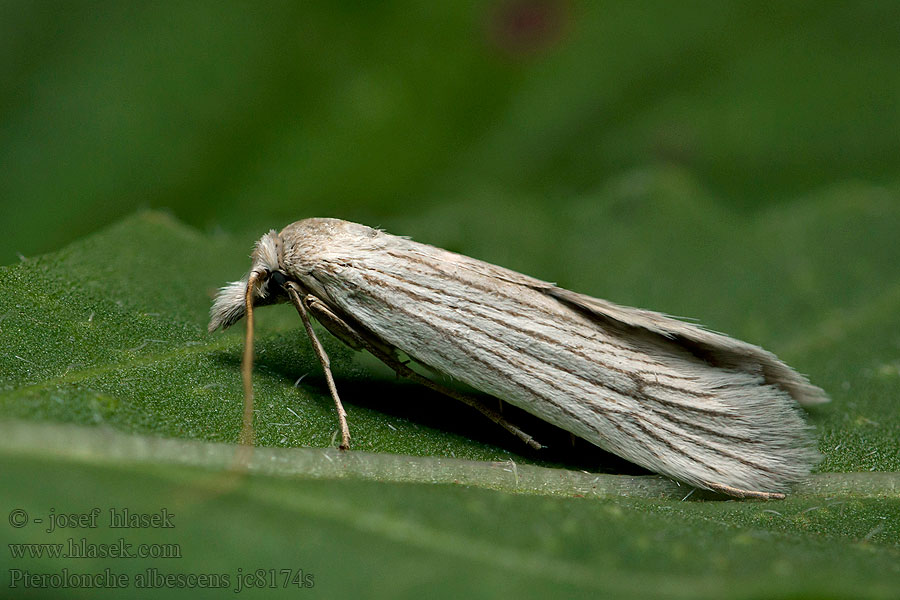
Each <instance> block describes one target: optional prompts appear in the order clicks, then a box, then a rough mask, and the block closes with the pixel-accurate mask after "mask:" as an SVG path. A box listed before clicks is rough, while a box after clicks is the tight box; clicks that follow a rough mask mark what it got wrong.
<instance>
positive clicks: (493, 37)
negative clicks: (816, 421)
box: [0, 0, 900, 263]
mask: <svg viewBox="0 0 900 600" xmlns="http://www.w3.org/2000/svg"><path fill="white" fill-rule="evenodd" d="M898 22H900V4H898V3H897V2H893V1H887V2H865V3H853V2H847V3H844V2H780V3H766V4H760V3H758V2H687V3H669V2H620V3H615V2H604V3H588V2H569V1H564V0H559V1H557V0H548V1H537V0H534V1H532V0H494V1H490V2H429V3H427V4H422V3H415V2H385V3H367V2H355V1H329V2H302V3H297V2H265V3H261V4H254V3H246V2H189V3H179V2H156V3H130V2H128V3H120V2H4V3H2V5H0V27H2V35H0V40H2V41H0V202H2V214H3V220H4V223H5V224H6V226H5V227H4V235H3V236H2V239H0V263H10V262H12V261H14V260H15V259H16V253H17V252H18V253H21V254H23V255H25V256H30V255H34V254H36V253H40V252H46V251H49V250H53V249H56V248H58V247H60V246H61V245H63V244H65V243H67V242H70V241H72V240H74V239H77V238H78V237H80V236H82V235H84V234H85V233H88V232H91V231H95V230H97V229H98V228H100V227H102V226H103V225H106V224H109V223H112V222H114V221H116V220H118V219H119V218H121V217H123V216H124V215H127V214H129V213H131V212H132V211H134V210H135V209H136V208H146V207H159V208H166V209H168V210H171V211H172V213H173V214H174V215H175V216H176V217H178V218H179V219H181V220H183V221H185V222H187V223H189V224H191V225H194V226H196V227H200V228H201V229H204V230H215V229H216V228H219V227H221V228H223V229H224V230H226V231H235V232H241V233H244V232H253V233H254V234H256V233H257V232H258V231H259V230H260V229H261V228H266V227H280V226H282V225H283V224H286V223H288V222H291V221H294V220H297V219H299V218H302V217H307V216H312V215H330V216H337V217H343V218H348V219H354V220H358V221H365V222H368V223H372V224H390V223H391V222H392V221H391V217H392V216H395V215H404V216H414V215H417V214H421V213H422V212H423V211H425V210H427V209H428V208H430V207H435V206H442V205H455V204H457V203H458V202H460V201H462V200H465V201H471V200H472V199H477V200H478V202H477V203H475V204H472V203H468V204H466V206H465V208H462V209H460V210H468V211H473V212H477V211H478V210H479V208H480V206H481V205H483V204H493V203H497V202H506V203H507V204H508V205H512V206H515V205H516V204H518V203H520V202H534V203H537V204H541V205H546V206H549V207H551V208H552V209H553V210H558V211H563V210H565V209H566V207H567V206H570V205H571V204H572V203H573V202H577V201H578V199H579V198H581V197H583V196H584V195H589V194H591V193H593V192H595V191H596V190H597V189H598V188H602V187H604V186H608V185H609V184H610V182H611V181H615V180H617V179H620V178H622V177H624V176H626V175H628V174H637V173H641V172H642V171H643V170H646V169H654V168H658V167H660V166H661V165H665V166H670V167H673V168H675V169H678V170H680V171H683V172H684V173H686V174H689V175H690V178H691V180H692V183H693V184H694V185H696V186H698V187H699V188H701V189H702V190H704V191H705V192H706V193H708V194H709V195H711V196H713V197H714V198H715V200H716V202H718V203H721V204H722V205H724V206H728V207H734V208H736V209H738V210H741V211H759V210H761V209H764V208H765V207H769V206H773V205H782V204H785V203H788V202H790V201H792V200H794V199H796V198H798V197H804V196H809V195H814V194H818V193H821V191H822V190H823V189H827V188H829V187H830V186H833V185H835V184H836V183H841V182H846V181H867V182H872V183H876V184H888V185H890V184H896V183H897V181H898V177H900V135H898V132H900V110H898V105H900V69H898V68H897V64H898V62H897V59H898V56H900V35H898V31H897V24H898ZM651 200H652V198H651ZM491 226H493V227H498V228H499V227H504V226H505V224H504V222H503V219H498V220H496V221H495V222H492V223H491ZM406 233H415V232H406ZM636 243H639V242H636Z"/></svg>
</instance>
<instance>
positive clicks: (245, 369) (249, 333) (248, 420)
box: [241, 271, 262, 446]
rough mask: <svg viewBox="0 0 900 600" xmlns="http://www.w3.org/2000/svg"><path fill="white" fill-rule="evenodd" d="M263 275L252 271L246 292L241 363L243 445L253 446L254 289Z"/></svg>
mask: <svg viewBox="0 0 900 600" xmlns="http://www.w3.org/2000/svg"><path fill="white" fill-rule="evenodd" d="M261 276H262V273H260V272H259V271H252V272H251V273H250V277H249V279H248V280H247V289H246V291H245V292H244V305H245V309H246V315H245V316H246V319H247V329H246V330H245V333H244V358H243V361H242V362H241V378H242V379H243V382H244V421H243V424H242V425H241V444H243V445H244V446H252V445H253V441H254V434H253V288H254V287H255V286H256V283H257V281H259V280H260V279H261Z"/></svg>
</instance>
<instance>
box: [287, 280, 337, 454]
mask: <svg viewBox="0 0 900 600" xmlns="http://www.w3.org/2000/svg"><path fill="white" fill-rule="evenodd" d="M285 289H286V290H287V292H288V296H290V297H291V302H293V303H294V306H295V307H296V308H297V312H298V313H300V318H301V319H302V320H303V327H305V328H306V335H308V336H309V339H310V341H311V342H312V345H313V349H314V350H315V351H316V356H318V357H319V362H320V363H321V364H322V370H324V371H325V381H326V382H327V383H328V391H330V392H331V397H332V398H334V405H335V407H336V408H337V413H338V423H340V427H341V445H340V448H341V450H347V449H349V448H350V428H349V427H348V426H347V412H346V411H345V410H344V405H343V404H341V398H340V396H338V393H337V387H336V386H335V385H334V377H333V376H332V375H331V361H330V360H329V359H328V354H326V353H325V348H323V347H322V343H321V342H320V341H319V338H318V337H316V332H315V331H313V328H312V323H311V322H310V320H309V313H308V312H307V311H306V307H305V306H304V305H303V302H302V301H301V300H300V295H299V294H298V293H297V288H296V287H295V284H294V283H293V282H288V283H286V284H285Z"/></svg>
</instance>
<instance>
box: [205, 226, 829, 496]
mask: <svg viewBox="0 0 900 600" xmlns="http://www.w3.org/2000/svg"><path fill="white" fill-rule="evenodd" d="M252 260H253V264H252V266H251V269H250V272H249V274H248V275H247V276H246V277H245V278H244V279H242V280H241V281H236V282H233V283H231V284H229V285H227V286H225V287H223V288H222V289H221V290H220V292H219V295H218V296H217V298H216V300H215V303H214V304H213V307H212V310H211V320H210V323H209V330H210V331H213V330H215V329H217V328H218V327H220V326H221V327H223V328H224V327H228V326H229V325H232V324H233V323H234V322H235V321H237V320H239V319H240V318H241V317H243V316H245V315H246V316H247V340H246V345H245V354H244V360H245V362H244V377H245V380H244V389H245V397H246V398H247V403H246V405H245V426H246V428H245V432H246V430H247V429H249V424H250V420H251V418H252V387H251V384H250V369H251V365H252V356H253V354H252V353H253V350H252V308H253V306H260V305H265V304H273V303H276V302H285V301H292V302H293V303H294V305H295V306H296V307H297V310H298V311H299V312H300V316H301V317H302V318H303V321H304V325H305V327H306V330H307V333H308V335H309V336H310V338H311V340H312V342H313V345H314V347H315V349H316V352H317V354H318V355H319V358H320V360H321V361H322V365H323V367H324V369H325V373H326V378H327V381H328V385H329V388H330V390H331V393H332V396H333V397H334V400H335V402H336V404H337V407H338V415H339V419H340V423H341V432H342V444H341V445H342V447H344V448H346V447H348V445H349V430H348V428H347V425H346V418H345V413H344V411H343V408H342V407H341V404H340V399H339V398H338V395H337V390H336V389H335V386H334V381H333V379H332V377H331V373H330V369H329V367H328V358H327V356H326V355H325V353H324V351H323V350H322V348H321V345H320V344H319V342H318V340H317V339H316V338H315V334H314V333H313V329H312V327H311V325H310V322H309V317H308V315H307V311H309V312H312V313H313V315H314V316H316V318H317V320H319V321H320V322H321V323H322V324H323V325H324V326H325V327H326V328H327V329H328V330H329V331H330V332H332V333H333V334H335V335H336V336H337V337H339V338H340V339H341V340H342V341H344V342H345V343H347V344H348V345H350V346H352V347H353V348H356V349H366V350H368V351H370V352H372V353H373V354H374V355H375V356H377V357H378V358H380V359H381V360H383V361H384V362H385V363H387V364H388V365H389V366H391V367H392V368H394V369H395V370H396V371H397V372H398V373H399V374H400V375H403V376H406V377H411V378H412V379H414V380H415V381H419V382H421V383H424V384H426V385H428V386H429V387H432V388H433V389H437V390H439V391H442V392H444V393H447V394H448V395H451V396H453V397H455V398H458V399H460V400H463V401H465V402H467V403H469V404H472V405H473V406H475V407H476V408H478V409H479V410H481V411H482V412H484V413H485V414H486V415H487V416H488V417H490V418H491V419H493V420H494V421H495V422H497V423H498V424H500V425H502V426H503V427H506V428H507V429H508V430H509V431H511V432H512V433H514V434H515V435H517V436H519V437H520V438H522V439H523V440H524V441H526V442H527V443H529V444H531V445H533V446H536V447H540V446H539V445H538V444H536V443H535V442H534V440H532V439H531V438H530V437H529V436H528V435H527V434H525V433H524V432H522V431H521V430H519V429H518V428H517V427H516V426H514V425H512V424H511V423H508V422H507V421H506V420H505V419H503V417H502V416H501V415H499V413H497V412H496V411H494V410H492V409H490V408H488V407H487V406H486V405H485V404H484V402H483V401H481V400H479V399H477V398H473V397H471V396H468V395H466V394H462V393H460V392H458V391H455V390H453V389H451V388H445V387H443V386H441V385H440V384H438V383H436V382H434V381H432V380H431V379H428V378H426V377H424V376H422V375H420V374H419V373H417V372H416V371H413V370H412V369H410V368H409V367H408V366H407V365H406V364H405V363H403V362H401V361H400V360H399V359H398V358H397V351H398V350H399V351H402V352H403V353H405V354H406V355H408V356H409V357H411V358H412V359H414V360H415V361H417V362H418V363H421V364H423V365H427V366H428V367H430V368H431V369H433V370H434V371H437V372H440V373H443V374H446V375H449V376H450V377H453V378H456V379H457V380H460V381H463V382H465V383H467V384H469V385H470V386H472V387H474V388H476V389H477V390H480V391H482V392H485V393H486V394H490V395H492V396H495V397H496V398H499V399H501V400H503V401H505V402H508V403H510V404H513V405H515V406H518V407H519V408H521V409H523V410H525V411H527V412H529V413H531V414H533V415H536V416H537V417H539V418H540V419H542V420H545V421H547V422H549V423H552V424H554V425H556V426H558V427H560V428H562V429H564V430H566V431H569V432H571V433H572V434H574V435H575V436H577V437H580V438H583V439H584V440H587V441H588V442H591V443H592V444H595V445H597V446H599V447H600V448H603V449H605V450H607V451H610V452H613V453H615V454H617V455H619V456H621V457H623V458H625V459H627V460H629V461H632V462H634V463H636V464H638V465H641V466H643V467H646V468H647V469H650V470H652V471H656V472H658V473H662V474H664V475H668V476H670V477H673V478H675V479H677V480H681V481H684V482H687V483H689V484H692V485H694V486H698V487H701V488H707V489H710V490H715V491H719V492H724V493H727V494H730V495H734V496H740V497H762V498H772V497H782V492H784V491H786V490H787V489H788V487H789V486H790V484H792V483H794V482H796V481H798V480H800V479H802V478H803V477H804V476H806V475H807V474H808V473H809V470H810V468H811V467H812V465H813V464H815V462H816V460H817V458H818V455H817V453H816V451H815V449H814V446H813V442H812V440H811V437H810V432H809V428H808V426H807V425H806V424H805V421H804V419H803V416H802V414H801V411H800V410H799V409H798V406H797V405H798V403H799V404H801V405H810V404H816V403H820V402H826V401H827V400H828V397H827V396H826V394H825V393H824V392H823V391H822V390H821V389H819V388H818V387H815V386H813V385H811V384H810V383H809V382H808V381H807V380H806V378H804V377H803V376H802V375H800V374H798V373H797V372H796V371H794V370H793V369H791V368H790V367H789V366H787V365H786V364H785V363H783V362H781V361H780V360H779V359H778V358H777V357H776V356H775V355H773V354H771V353H770V352H767V351H765V350H763V349H762V348H759V347H758V346H754V345H751V344H748V343H746V342H742V341H739V340H736V339H733V338H730V337H727V336H725V335H721V334H718V333H713V332H711V331H708V330H706V329H703V328H701V327H699V326H696V325H692V324H689V323H685V322H682V321H678V320H675V319H673V318H670V317H667V316H665V315H663V314H660V313H656V312H651V311H646V310H639V309H635V308H628V307H624V306H619V305H616V304H613V303H611V302H607V301H606V300H600V299H598V298H592V297H590V296H585V295H582V294H577V293H575V292H570V291H568V290H565V289H562V288H559V287H556V286H555V285H553V284H551V283H547V282H544V281H540V280H537V279H533V278H531V277H528V276H526V275H522V274H520V273H516V272H515V271H511V270H509V269H504V268H502V267H498V266H495V265H492V264H489V263H486V262H482V261H480V260H476V259H473V258H469V257H467V256H463V255H460V254H455V253H453V252H448V251H446V250H442V249H440V248H436V247H434V246H429V245H426V244H420V243H417V242H414V241H412V240H410V239H407V238H404V237H398V236H394V235H390V234H388V233H385V232H383V231H379V230H377V229H372V228H370V227H366V226H364V225H358V224H356V223H349V222H346V221H340V220H337V219H306V220H303V221H298V222H296V223H293V224H291V225H288V226H287V227H285V228H284V229H283V230H282V231H281V232H280V233H276V232H275V231H274V230H272V231H270V232H269V233H267V234H266V235H264V236H263V237H262V238H261V239H260V240H259V241H258V242H257V243H256V248H255V250H254V252H253V256H252ZM251 431H252V430H251ZM250 435H252V434H250ZM244 441H245V442H248V441H252V440H251V438H250V436H248V435H245V436H244Z"/></svg>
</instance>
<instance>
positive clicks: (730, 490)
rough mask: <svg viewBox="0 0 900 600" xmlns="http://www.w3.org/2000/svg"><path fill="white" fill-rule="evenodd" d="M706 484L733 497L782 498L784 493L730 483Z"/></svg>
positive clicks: (713, 489) (711, 488) (715, 490)
mask: <svg viewBox="0 0 900 600" xmlns="http://www.w3.org/2000/svg"><path fill="white" fill-rule="evenodd" d="M706 486H707V487H708V488H709V489H710V490H712V491H714V492H719V493H722V494H728V495H729V496H734V497H735V498H759V499H761V500H783V499H784V494H779V493H778V492H755V491H753V490H742V489H740V488H736V487H731V486H730V485H722V484H720V483H706Z"/></svg>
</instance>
